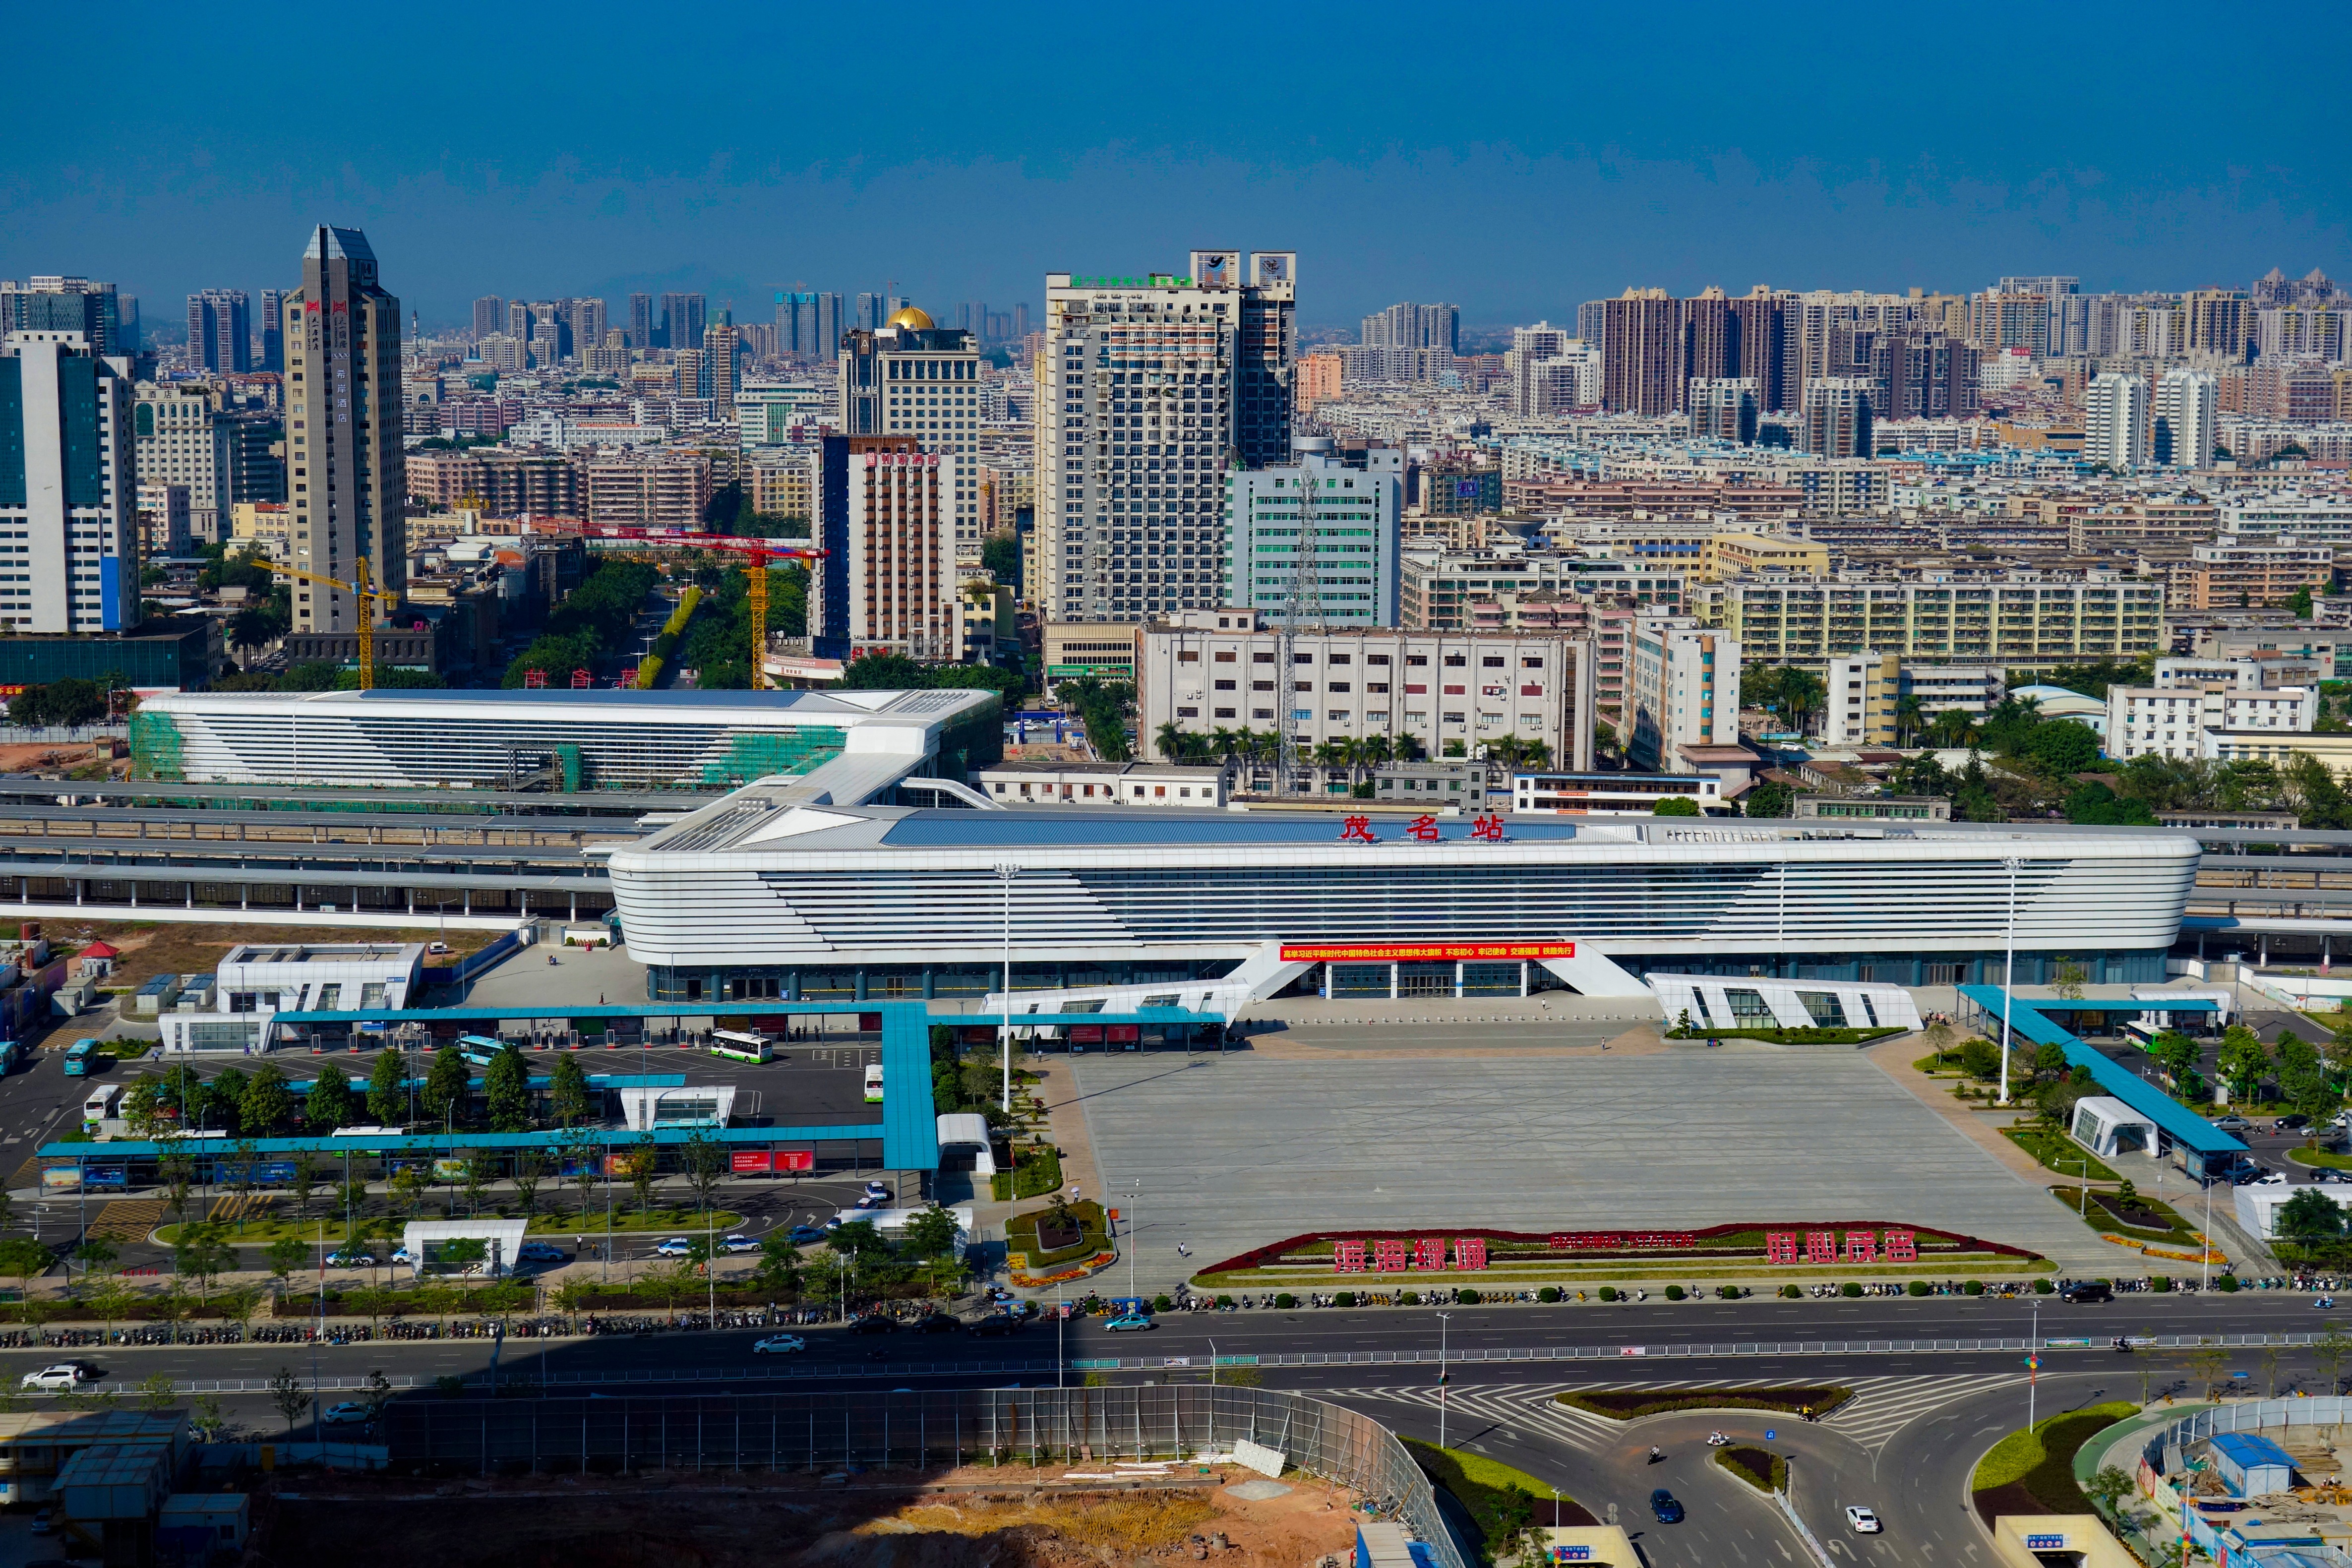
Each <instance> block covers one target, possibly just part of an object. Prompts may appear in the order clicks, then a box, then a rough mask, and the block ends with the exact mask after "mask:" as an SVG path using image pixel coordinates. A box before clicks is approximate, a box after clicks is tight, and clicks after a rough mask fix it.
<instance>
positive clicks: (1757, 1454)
mask: <svg viewBox="0 0 2352 1568" xmlns="http://www.w3.org/2000/svg"><path fill="white" fill-rule="evenodd" d="M1715 1462H1716V1463H1717V1464H1718V1465H1721V1466H1722V1467H1723V1468H1725V1469H1727V1470H1729V1471H1730V1472H1731V1473H1732V1474H1733V1475H1735V1476H1738V1478H1739V1479H1741V1480H1743V1481H1746V1482H1747V1483H1748V1485H1749V1486H1751V1487H1754V1488H1755V1489H1757V1490H1758V1491H1760V1492H1777V1491H1785V1490H1787V1489H1788V1486H1789V1461H1788V1460H1786V1459H1784V1458H1781V1457H1780V1455H1778V1454H1775V1453H1773V1452H1772V1451H1771V1450H1769V1449H1768V1448H1749V1447H1731V1448H1717V1450H1716V1451H1715Z"/></svg>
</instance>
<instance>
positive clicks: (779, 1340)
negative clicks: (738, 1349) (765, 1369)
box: [751, 1334, 808, 1355]
mask: <svg viewBox="0 0 2352 1568" xmlns="http://www.w3.org/2000/svg"><path fill="white" fill-rule="evenodd" d="M806 1349H808V1341H806V1340H804V1339H803V1338H801V1337H800V1335H798V1334H770V1335H769V1336H768V1337H767V1338H766V1339H764V1340H753V1341H752V1342H751V1353H752V1354H753V1355H798V1354H799V1353H800V1352H803V1351H804V1350H806Z"/></svg>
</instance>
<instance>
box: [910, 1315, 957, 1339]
mask: <svg viewBox="0 0 2352 1568" xmlns="http://www.w3.org/2000/svg"><path fill="white" fill-rule="evenodd" d="M962 1327H963V1320H962V1319H961V1318H959V1317H957V1316H956V1315H955V1314H954V1313H953V1312H933V1313H932V1314H931V1315H930V1316H929V1317H927V1318H925V1319H923V1320H922V1321H920V1322H919V1323H917V1324H916V1325H915V1331H916V1332H917V1333H919V1334H952V1333H955V1332H956V1331H959V1330H961V1328H962Z"/></svg>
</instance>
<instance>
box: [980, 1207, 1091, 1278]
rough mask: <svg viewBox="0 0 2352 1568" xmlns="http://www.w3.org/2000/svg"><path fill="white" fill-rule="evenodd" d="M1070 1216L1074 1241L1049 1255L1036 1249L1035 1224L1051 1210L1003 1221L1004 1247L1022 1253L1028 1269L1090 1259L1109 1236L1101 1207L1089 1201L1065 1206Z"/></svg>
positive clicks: (1016, 1216)
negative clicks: (1075, 1233)
mask: <svg viewBox="0 0 2352 1568" xmlns="http://www.w3.org/2000/svg"><path fill="white" fill-rule="evenodd" d="M1069 1208H1070V1217H1071V1218H1072V1219H1075V1220H1076V1221H1077V1222H1078V1242H1077V1245H1076V1247H1061V1248H1059V1249H1058V1250H1056V1251H1053V1252H1041V1251H1039V1250H1038V1248H1037V1222H1038V1221H1039V1220H1042V1219H1044V1218H1045V1216H1046V1215H1050V1214H1052V1213H1053V1212H1054V1211H1053V1209H1052V1208H1051V1207H1046V1208H1042V1209H1031V1210H1030V1211H1029V1212H1028V1213H1026V1214H1017V1215H1013V1217H1012V1218H1011V1219H1008V1220H1006V1221H1005V1222H1004V1245H1005V1247H1006V1249H1007V1250H1008V1251H1013V1252H1018V1253H1022V1254H1024V1256H1026V1257H1027V1258H1028V1259H1029V1262H1028V1267H1029V1268H1032V1269H1038V1268H1052V1267H1053V1266H1054V1265H1055V1264H1056V1263H1067V1262H1069V1261H1070V1260H1071V1259H1073V1258H1090V1257H1092V1256H1094V1255H1095V1254H1096V1253H1097V1252H1101V1251H1103V1250H1104V1249H1105V1248H1107V1247H1109V1246H1110V1234H1109V1229H1108V1225H1107V1224H1106V1222H1105V1218H1104V1215H1103V1206H1102V1205H1100V1204H1098V1203H1097V1202H1095V1201H1094V1199H1092V1198H1087V1199H1085V1200H1083V1201H1082V1202H1079V1203H1075V1204H1072V1205H1069Z"/></svg>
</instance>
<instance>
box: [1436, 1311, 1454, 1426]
mask: <svg viewBox="0 0 2352 1568" xmlns="http://www.w3.org/2000/svg"><path fill="white" fill-rule="evenodd" d="M1453 1321H1454V1314H1453V1313H1451V1312H1440V1313H1438V1314H1437V1446H1438V1447H1441V1448H1443V1447H1445V1378H1446V1373H1445V1331H1446V1329H1447V1328H1448V1327H1449V1326H1450V1325H1451V1324H1452V1323H1453Z"/></svg>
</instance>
